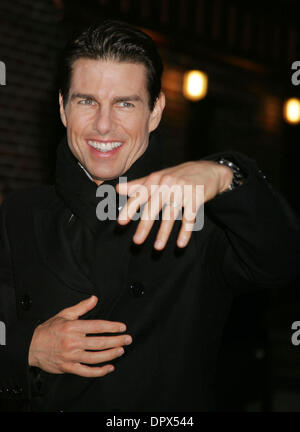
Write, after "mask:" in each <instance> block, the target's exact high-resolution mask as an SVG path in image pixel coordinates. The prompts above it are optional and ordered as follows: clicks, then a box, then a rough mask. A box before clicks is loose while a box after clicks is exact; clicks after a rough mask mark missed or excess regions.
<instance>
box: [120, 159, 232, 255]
mask: <svg viewBox="0 0 300 432" xmlns="http://www.w3.org/2000/svg"><path fill="white" fill-rule="evenodd" d="M231 181H232V172H231V170H230V169H229V168H228V167H226V166H222V165H220V164H217V163H216V162H212V161H198V162H186V163H183V164H180V165H176V166H174V167H170V168H166V169H163V170H161V171H156V172H153V173H151V174H150V175H148V176H146V177H142V178H139V179H136V180H132V181H130V182H128V183H119V184H117V186H116V190H117V192H118V193H120V194H122V195H125V194H126V195H128V196H129V197H130V198H129V199H128V201H127V203H126V205H125V206H124V208H123V209H122V211H121V212H120V214H119V217H118V222H119V223H120V224H121V225H124V224H126V223H128V222H129V221H130V220H131V218H132V217H133V216H134V214H135V213H136V212H137V211H138V209H139V207H140V206H141V205H142V204H145V206H144V209H143V213H142V216H141V221H140V222H139V225H138V227H137V230H136V232H135V235H134V237H133V241H134V242H135V243H137V244H141V243H143V242H144V241H145V239H146V237H147V236H148V234H149V232H150V230H151V228H152V226H153V224H154V221H155V218H156V216H157V215H158V214H159V212H160V211H161V210H162V208H163V206H164V205H166V207H165V208H164V210H163V214H162V222H161V225H160V228H159V231H158V234H157V237H156V241H155V244H154V247H155V248H156V249H158V250H160V249H163V248H164V247H165V245H166V242H167V240H168V238H169V235H170V233H171V230H172V228H173V225H174V222H175V220H176V217H177V215H178V212H179V211H180V210H181V209H182V208H183V210H184V211H183V214H182V225H181V229H180V232H179V235H178V239H177V245H178V246H179V247H185V246H186V245H187V244H188V242H189V240H190V237H191V234H192V230H191V229H189V228H188V227H190V226H191V224H194V222H195V220H196V215H197V212H198V209H199V207H200V206H201V204H203V199H201V198H202V193H201V196H200V194H199V191H197V187H196V186H198V185H199V186H200V185H203V186H204V202H206V201H209V200H211V199H212V198H214V197H215V196H216V195H217V194H218V193H221V192H223V191H224V190H225V189H227V187H228V186H229V185H230V183H231ZM187 186H188V187H187ZM198 189H199V188H198ZM170 204H171V205H170ZM165 212H168V214H167V216H166V213H165Z"/></svg>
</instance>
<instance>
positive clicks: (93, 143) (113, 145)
mask: <svg viewBox="0 0 300 432" xmlns="http://www.w3.org/2000/svg"><path fill="white" fill-rule="evenodd" d="M88 144H89V145H90V146H92V147H94V148H95V149H97V150H100V151H103V152H107V151H110V150H112V149H114V148H116V147H120V146H121V145H122V144H123V143H121V142H119V141H112V142H109V143H99V142H97V141H91V140H89V141H88Z"/></svg>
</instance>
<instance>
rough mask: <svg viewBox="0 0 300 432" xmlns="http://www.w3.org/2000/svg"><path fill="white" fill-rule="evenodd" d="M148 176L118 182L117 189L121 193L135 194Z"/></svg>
mask: <svg viewBox="0 0 300 432" xmlns="http://www.w3.org/2000/svg"><path fill="white" fill-rule="evenodd" d="M145 179H146V177H141V178H138V179H136V180H130V181H129V182H122V183H117V184H116V191H117V192H118V193H119V194H120V195H129V196H130V195H133V194H134V193H135V192H136V191H137V190H138V189H139V187H140V186H142V185H143V184H144V181H145Z"/></svg>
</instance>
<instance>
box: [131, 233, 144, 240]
mask: <svg viewBox="0 0 300 432" xmlns="http://www.w3.org/2000/svg"><path fill="white" fill-rule="evenodd" d="M144 234H145V231H142V232H140V233H138V234H135V235H134V237H133V241H134V242H140V241H142V240H143V238H144Z"/></svg>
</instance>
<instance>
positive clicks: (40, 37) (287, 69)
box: [0, 0, 300, 411]
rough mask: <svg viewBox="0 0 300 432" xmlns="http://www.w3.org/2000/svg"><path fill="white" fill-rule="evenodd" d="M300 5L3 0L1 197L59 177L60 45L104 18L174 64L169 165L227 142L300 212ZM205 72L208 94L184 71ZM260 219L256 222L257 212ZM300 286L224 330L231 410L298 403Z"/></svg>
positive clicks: (250, 302) (223, 391)
mask: <svg viewBox="0 0 300 432" xmlns="http://www.w3.org/2000/svg"><path fill="white" fill-rule="evenodd" d="M299 3H300V2H299V1H297V0H293V1H292V0H289V1H287V0H282V1H279V0H278V1H265V0H260V1H254V0H252V1H251V2H250V1H245V2H242V1H237V0H98V1H97V0H85V1H79V0H72V1H71V0H52V1H51V0H39V1H34V0H15V1H13V2H12V1H11V0H10V1H7V0H1V4H0V60H1V61H3V62H4V63H5V64H6V75H7V76H6V85H5V86H0V112H1V115H0V194H1V197H2V198H4V197H5V196H7V194H9V193H10V192H11V191H13V190H16V189H19V188H24V187H30V186H33V185H36V184H40V183H49V182H52V180H53V168H54V161H55V150H56V146H57V143H58V140H59V138H60V137H61V136H62V134H63V132H64V131H63V128H62V125H61V124H60V120H59V117H58V96H57V87H56V78H55V77H56V75H57V74H56V71H57V58H58V53H59V51H60V49H61V48H62V46H63V45H64V44H65V41H66V40H67V39H68V38H69V37H70V35H71V34H72V33H73V31H76V30H78V29H80V28H81V27H83V26H85V25H86V24H90V23H92V22H95V21H101V20H102V19H104V18H115V19H122V20H125V21H128V22H130V23H132V24H133V25H136V26H139V27H140V28H142V29H143V30H145V31H147V32H148V33H149V34H150V35H151V36H152V37H153V38H154V40H155V41H156V43H157V44H158V47H159V50H160V52H161V55H162V57H163V60H164V63H165V73H164V78H163V89H164V91H165V93H166V97H167V109H166V111H165V115H164V119H163V121H162V124H161V127H160V134H161V136H162V140H163V145H164V147H163V152H164V156H165V158H166V159H167V160H168V162H169V164H170V165H174V164H177V163H181V162H183V161H185V160H191V159H199V158H201V157H202V156H205V155H208V154H210V153H214V152H216V151H223V150H228V149H234V150H238V151H240V152H242V153H244V154H247V155H248V156H250V157H252V158H254V159H256V160H257V162H258V165H259V167H260V169H261V170H262V171H264V173H265V174H266V175H267V177H268V179H269V181H270V182H272V184H273V185H274V186H275V187H276V188H277V189H279V190H280V191H281V192H282V194H283V195H284V196H285V197H286V199H287V200H288V201H289V202H290V204H291V205H292V207H293V208H294V209H295V211H296V212H298V213H300V203H299V194H298V189H299V186H300V182H299V171H300V159H299V153H300V152H299V146H300V140H299V137H300V126H291V125H288V124H287V123H285V122H284V120H283V115H282V107H283V102H284V100H285V99H286V98H287V97H291V96H296V97H299V96H300V87H298V86H294V85H292V82H291V76H292V73H293V71H292V69H291V65H292V63H293V62H294V61H296V60H300V28H299V27H300V26H299V24H298V21H297V20H298V17H299V16H300V15H299V12H300V4H299ZM194 68H197V69H201V70H203V71H205V72H206V73H207V74H208V78H209V87H208V94H207V97H206V98H205V99H204V100H202V101H200V102H194V103H192V102H188V101H187V100H186V99H184V97H183V96H182V91H181V84H182V76H183V73H184V72H185V71H186V70H188V69H194ZM257 223H258V224H259V219H258V220H257ZM299 288H300V287H299V285H293V286H289V287H286V288H285V289H281V290H275V289H274V290H270V291H265V292H257V293H255V294H251V295H244V296H241V297H239V298H238V299H237V300H236V302H235V303H234V305H233V307H232V312H231V316H230V319H229V322H228V324H227V327H226V329H225V332H224V343H223V347H222V350H221V353H220V358H219V367H218V377H217V381H216V390H217V392H216V393H217V406H218V409H219V410H222V411H300V346H299V347H297V346H293V345H292V343H291V335H292V333H293V331H292V330H291V325H292V323H293V322H294V321H297V320H300V293H299Z"/></svg>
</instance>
